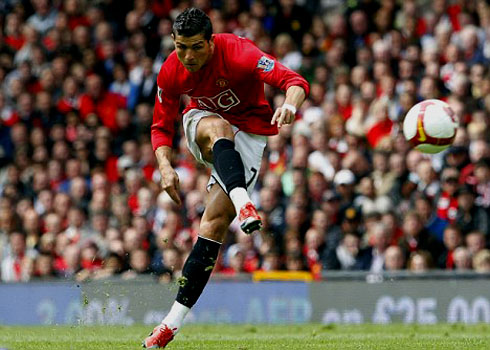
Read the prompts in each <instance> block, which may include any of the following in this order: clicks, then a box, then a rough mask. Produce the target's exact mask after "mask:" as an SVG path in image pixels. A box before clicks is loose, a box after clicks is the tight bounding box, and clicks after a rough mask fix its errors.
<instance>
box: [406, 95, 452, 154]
mask: <svg viewBox="0 0 490 350" xmlns="http://www.w3.org/2000/svg"><path fill="white" fill-rule="evenodd" d="M457 128H458V121H457V120H456V116H455V114H454V112H453V110H452V109H451V107H449V105H448V104H447V103H446V102H443V101H440V100H433V99H431V100H425V101H422V102H419V103H417V104H416V105H414V106H413V107H412V108H410V110H409V111H408V113H407V115H406V116H405V119H404V121H403V135H404V136H405V139H406V140H407V141H408V142H409V143H410V145H411V146H412V147H414V148H416V149H417V150H419V151H421V152H423V153H439V152H441V151H443V150H444V149H446V148H448V147H449V146H450V145H451V144H452V143H453V141H454V137H455V136H456V130H457Z"/></svg>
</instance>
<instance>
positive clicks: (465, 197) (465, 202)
mask: <svg viewBox="0 0 490 350" xmlns="http://www.w3.org/2000/svg"><path fill="white" fill-rule="evenodd" d="M457 198H458V212H457V214H456V224H457V225H458V226H459V227H460V228H461V230H462V231H464V232H470V231H473V230H478V231H480V232H483V233H484V234H485V235H486V236H487V237H488V234H489V233H490V231H489V230H490V218H489V215H488V212H487V211H486V210H485V209H483V208H482V207H480V206H479V205H477V204H476V203H475V198H476V194H475V192H474V190H473V189H472V188H471V186H469V185H462V186H461V187H460V188H459V189H458V192H457Z"/></svg>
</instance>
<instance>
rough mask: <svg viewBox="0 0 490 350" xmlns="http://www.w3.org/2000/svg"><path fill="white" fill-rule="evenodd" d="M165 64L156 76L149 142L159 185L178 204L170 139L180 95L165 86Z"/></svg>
mask: <svg viewBox="0 0 490 350" xmlns="http://www.w3.org/2000/svg"><path fill="white" fill-rule="evenodd" d="M168 78H169V77H168V75H167V70H166V69H165V65H164V66H162V69H161V70H160V73H159V74H158V78H157V85H158V92H157V96H155V109H154V110H153V124H152V125H151V143H152V146H153V150H154V151H155V157H156V158H157V162H158V169H159V170H160V174H161V177H162V180H161V186H162V188H163V189H164V190H165V191H166V192H167V193H168V195H169V196H170V198H172V199H173V200H174V201H175V202H176V203H177V204H178V205H180V204H181V200H180V197H179V177H178V175H177V173H176V172H175V170H174V168H173V167H172V141H173V137H174V133H175V130H174V123H175V118H176V117H177V114H178V112H179V103H180V95H177V94H173V93H172V90H171V89H168V88H167V87H166V83H167V82H168V81H170V79H168Z"/></svg>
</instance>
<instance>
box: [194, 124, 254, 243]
mask: <svg viewBox="0 0 490 350" xmlns="http://www.w3.org/2000/svg"><path fill="white" fill-rule="evenodd" d="M196 143H197V144H198V145H199V148H200V151H201V154H202V157H203V159H204V160H205V161H207V162H209V163H212V164H213V166H214V168H215V169H216V172H217V173H218V175H219V177H220V179H221V182H222V183H223V184H224V186H225V189H226V192H227V193H228V195H229V197H230V199H231V201H232V203H233V206H234V207H235V211H236V214H237V215H238V220H239V222H240V228H241V229H242V231H243V232H245V233H247V234H250V233H252V232H254V231H256V230H259V229H260V228H261V227H262V221H261V219H260V216H259V215H258V214H257V210H256V208H255V205H254V204H253V203H252V200H251V199H250V197H249V195H248V193H247V185H246V180H245V168H244V166H243V161H242V158H241V156H240V153H238V151H237V150H236V149H235V142H234V134H233V129H232V127H231V125H230V123H228V122H227V121H226V120H224V119H222V118H220V117H218V116H208V117H206V118H202V119H201V120H200V121H199V123H198V125H197V129H196ZM251 151H252V152H253V150H251Z"/></svg>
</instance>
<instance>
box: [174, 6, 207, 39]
mask: <svg viewBox="0 0 490 350" xmlns="http://www.w3.org/2000/svg"><path fill="white" fill-rule="evenodd" d="M173 33H174V35H182V36H186V37H189V36H194V35H198V34H201V33H203V34H204V39H206V40H209V39H211V35H212V34H213V25H212V24H211V20H210V19H209V17H208V15H206V14H205V13H204V12H203V11H202V10H200V9H198V8H194V7H193V8H188V9H186V10H185V11H184V12H182V13H181V14H180V15H178V16H177V18H176V19H175V22H174V25H173Z"/></svg>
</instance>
